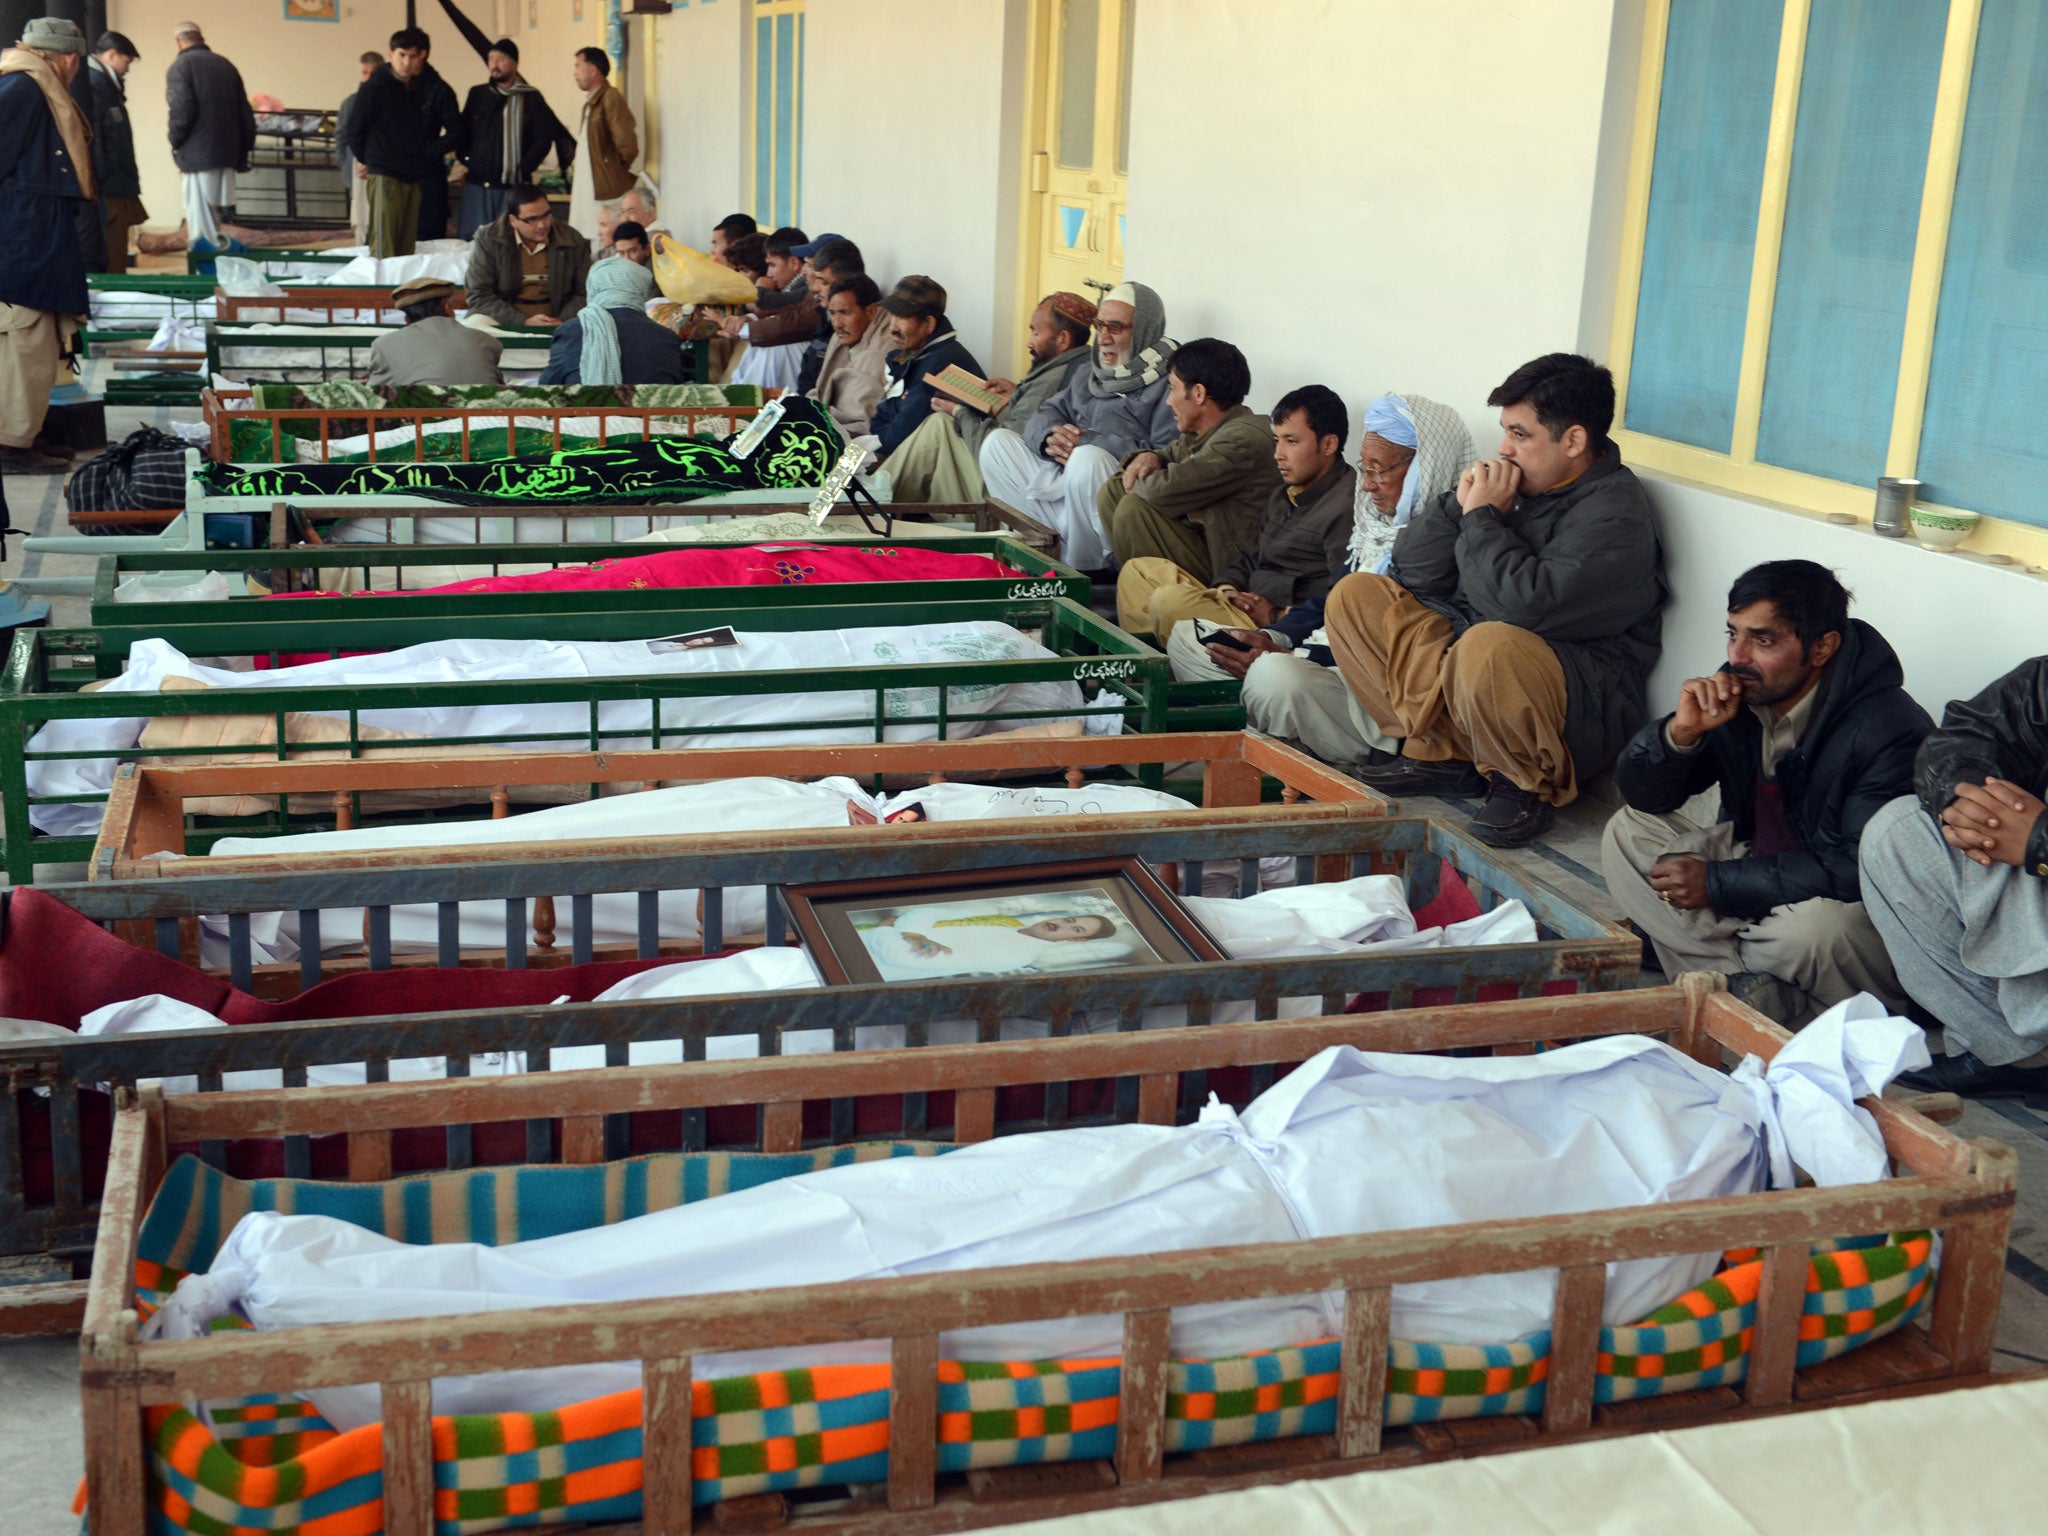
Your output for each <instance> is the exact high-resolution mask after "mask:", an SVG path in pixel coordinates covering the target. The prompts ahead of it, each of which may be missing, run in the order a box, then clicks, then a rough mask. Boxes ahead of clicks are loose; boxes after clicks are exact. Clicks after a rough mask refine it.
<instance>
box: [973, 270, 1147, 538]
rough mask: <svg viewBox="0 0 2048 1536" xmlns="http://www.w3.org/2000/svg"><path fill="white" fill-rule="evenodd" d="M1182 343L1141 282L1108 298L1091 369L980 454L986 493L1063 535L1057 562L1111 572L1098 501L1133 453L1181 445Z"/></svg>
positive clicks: (1080, 371)
mask: <svg viewBox="0 0 2048 1536" xmlns="http://www.w3.org/2000/svg"><path fill="white" fill-rule="evenodd" d="M1177 345H1178V343H1177V342H1175V341H1173V340H1171V339H1170V338H1169V337H1168V336H1167V334H1166V307H1165V306H1164V305H1163V304H1161V303H1160V301H1159V295H1158V294H1156V293H1154V292H1153V291H1152V290H1151V289H1150V288H1147V287H1146V286H1145V285H1144V284H1143V283H1120V284H1118V285H1117V286H1116V287H1114V288H1112V289H1110V291H1109V292H1108V293H1107V294H1105V295H1104V296H1103V300H1102V305H1101V308H1100V310H1099V311H1098V312H1097V315H1096V319H1095V345H1094V347H1093V349H1092V350H1091V352H1090V355H1089V366H1088V367H1086V368H1076V369H1075V370H1074V372H1073V373H1072V375H1071V376H1070V377H1069V378H1068V381H1067V385H1066V387H1065V388H1064V389H1062V390H1061V391H1060V392H1059V393H1058V394H1056V395H1054V396H1053V397H1052V399H1050V400H1048V401H1047V402H1046V403H1045V404H1044V405H1042V406H1040V407H1039V408H1038V410H1036V411H1035V412H1033V413H1032V416H1031V419H1030V420H1029V421H1027V422H1026V423H1025V424H1024V426H1023V428H1022V430H1021V431H1017V430H1012V429H1011V428H1008V427H998V428H997V429H996V430H995V431H993V432H991V433H989V435H988V440H987V441H986V442H984V443H983V444H982V445H981V477H982V479H983V480H984V481H985V482H986V483H987V485H988V493H989V495H990V496H992V497H994V498H995V499H996V500H998V501H1004V502H1008V503H1009V504H1010V505H1011V506H1014V507H1016V508H1018V509H1019V510H1020V511H1024V512H1028V513H1030V514H1031V515H1032V516H1033V517H1035V518H1037V519H1038V520H1039V521H1040V522H1042V523H1045V524H1046V525H1047V526H1049V527H1051V528H1052V529H1054V530H1055V531H1056V532H1057V533H1058V534H1059V536H1060V558H1061V559H1062V560H1064V561H1066V563H1067V564H1068V565H1071V566H1074V567H1076V568H1078V569H1080V570H1100V569H1102V568H1103V567H1104V566H1106V565H1107V564H1108V563H1109V540H1108V536H1107V535H1106V534H1105V533H1104V531H1103V527H1102V519H1101V514H1100V513H1099V512H1098V511H1097V509H1096V504H1095V503H1096V496H1097V494H1098V493H1099V492H1100V491H1101V489H1102V487H1103V486H1104V485H1105V484H1107V483H1108V481H1109V478H1110V476H1112V475H1114V474H1116V473H1117V472H1118V471H1119V469H1120V468H1121V467H1122V464H1123V461H1124V460H1125V459H1126V458H1128V457H1129V456H1130V455H1131V454H1134V453H1142V452H1144V451H1146V450H1148V449H1149V450H1154V451H1156V450H1160V449H1164V448H1167V447H1169V446H1171V444H1172V443H1173V442H1174V440H1175V439H1176V438H1178V437H1179V436H1180V428H1179V426H1178V425H1176V424H1175V422H1174V419H1173V412H1172V411H1171V410H1170V409H1169V408H1168V407H1167V404H1166V391H1167V377H1166V371H1167V364H1168V363H1170V362H1171V361H1172V360H1173V353H1174V349H1175V347H1176V346H1177Z"/></svg>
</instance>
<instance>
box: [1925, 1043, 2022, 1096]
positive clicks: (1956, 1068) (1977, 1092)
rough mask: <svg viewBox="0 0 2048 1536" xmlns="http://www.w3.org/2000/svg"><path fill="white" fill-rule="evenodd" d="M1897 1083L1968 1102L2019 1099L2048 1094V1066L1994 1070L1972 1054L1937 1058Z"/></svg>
mask: <svg viewBox="0 0 2048 1536" xmlns="http://www.w3.org/2000/svg"><path fill="white" fill-rule="evenodd" d="M1895 1081H1897V1082H1900V1083H1903V1084H1904V1085H1905V1086H1906V1087H1908V1088H1911V1089H1914V1090H1915V1091H1916V1092H1919V1093H1956V1094H1961V1095H1962V1096H1963V1097H1964V1098H1966V1099H2016V1098H2021V1097H2025V1096H2030V1095H2033V1094H2037V1093H2048V1067H1994V1066H1991V1065H1989V1064H1988V1063H1986V1062H1982V1061H1979V1060H1978V1059H1977V1058H1976V1057H1975V1056H1972V1055H1971V1054H1970V1053H1969V1052H1968V1051H1964V1052H1963V1053H1962V1054H1961V1055H1960V1056H1954V1055H1951V1056H1937V1057H1935V1058H1934V1062H1933V1064H1932V1065H1931V1066H1927V1067H1923V1068H1922V1069H1921V1070H1920V1071H1918V1072H1901V1073H1900V1074H1899V1075H1898V1077H1897V1078H1896V1079H1895Z"/></svg>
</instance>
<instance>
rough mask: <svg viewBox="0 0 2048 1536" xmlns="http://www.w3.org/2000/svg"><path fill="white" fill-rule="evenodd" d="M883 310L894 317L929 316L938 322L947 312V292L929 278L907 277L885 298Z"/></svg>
mask: <svg viewBox="0 0 2048 1536" xmlns="http://www.w3.org/2000/svg"><path fill="white" fill-rule="evenodd" d="M882 308H884V309H886V310H887V311H889V313H890V314H892V315H929V316H931V317H932V318H933V319H935V320H936V319H937V318H938V317H939V316H940V315H943V314H944V313H945V312H946V290H945V289H943V288H941V287H940V286H939V285H938V284H937V283H935V282H933V281H932V280H931V279H930V278H928V277H924V276H912V277H906V278H904V279H903V281H902V282H900V283H898V284H897V285H896V286H895V287H894V288H891V289H890V290H889V292H888V293H887V294H886V295H885V296H884V297H883V299H882Z"/></svg>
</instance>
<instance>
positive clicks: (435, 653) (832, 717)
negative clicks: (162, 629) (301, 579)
mask: <svg viewBox="0 0 2048 1536" xmlns="http://www.w3.org/2000/svg"><path fill="white" fill-rule="evenodd" d="M738 638H739V643H738V644H737V645H730V646H714V647H705V648H701V649H696V650H685V651H664V652H653V651H650V650H649V649H648V644H647V642H646V641H644V640H437V641H433V642H430V643H428V644H425V645H411V646H406V647H404V648H402V649H400V650H395V651H381V652H377V653H375V654H372V655H367V656H343V657H338V658H335V659H333V660H329V661H316V662H309V663H307V664H305V665H303V666H296V667H279V668H276V669H275V670H273V671H268V672H231V671H224V670H222V669H220V668H218V667H208V666H201V665H198V664H196V663H194V662H193V661H191V660H190V659H188V658H187V657H186V656H184V655H183V654H181V653H180V652H179V651H178V650H177V649H176V648H175V647H173V646H172V645H171V644H170V643H169V642H168V641H164V640H140V641H137V642H136V643H135V644H134V645H132V646H130V647H129V650H128V665H127V667H126V668H125V670H123V671H122V673H121V675H120V676H119V677H117V678H114V679H112V680H111V681H110V682H108V683H107V685H106V687H105V688H103V689H101V690H100V693H101V696H102V697H104V696H106V695H109V694H122V693H156V692H157V691H158V690H159V688H160V687H161V685H162V683H163V681H164V679H165V678H169V677H189V678H196V679H197V680H198V681H200V682H202V683H205V684H206V685H207V686H208V687H211V688H322V687H330V686H332V687H341V686H347V687H354V686H357V685H360V684H403V683H461V682H471V683H474V682H528V681H535V680H539V679H544V678H570V679H575V678H595V677H648V676H662V675H667V676H679V675H689V674H703V673H717V672H732V673H754V672H777V671H793V670H796V669H799V668H803V669H813V668H828V667H829V668H848V669H876V668H886V667H891V666H919V665H925V664H930V663H936V662H993V661H1043V660H1051V659H1053V657H1054V656H1055V653H1054V652H1052V651H1050V650H1047V649H1046V648H1045V647H1044V646H1042V645H1040V644H1039V643H1038V642H1037V641H1035V640H1032V639H1029V638H1028V637H1026V636H1025V635H1024V634H1023V633H1022V632H1021V631H1019V630H1016V629H1013V628H1011V627H1010V626H1009V625H1007V624H999V623H995V622H993V621H990V620H974V621H971V622H968V623H964V624H911V625H903V626H900V627H888V628H865V629H837V630H796V631H790V632H788V633H773V632H755V631H741V632H740V633H739V637H738ZM394 691H396V690H394ZM885 697H886V701H887V714H888V717H889V718H890V719H892V720H896V719H904V718H906V717H910V716H914V715H930V714H933V713H934V712H935V710H936V705H937V701H938V690H937V689H936V688H899V689H892V690H890V691H889V692H888V693H887V694H886V696H885ZM307 702H308V704H309V706H311V707H310V708H309V709H308V710H307V713H309V714H317V715H325V716H328V717H330V718H334V719H346V718H347V714H348V712H347V711H346V710H345V709H344V710H337V709H331V708H330V709H322V708H320V707H319V705H320V700H319V697H318V696H317V695H309V696H308V700H307ZM1082 705H1083V700H1082V697H1081V689H1080V685H1079V684H1077V683H1071V682H1041V683H1002V684H988V683H981V684H970V685H956V686H953V687H951V688H949V689H948V690H947V713H948V718H949V719H950V720H951V721H952V722H953V725H952V729H951V731H950V733H949V734H950V735H951V737H952V738H953V739H955V740H958V739H960V738H963V737H968V736H977V735H980V734H981V733H983V732H984V731H989V730H999V729H1001V728H1002V722H1000V721H998V722H989V721H985V720H983V719H982V718H980V717H982V716H984V715H990V714H996V713H1001V712H1005V711H1009V710H1045V711H1048V712H1049V713H1050V712H1057V711H1065V710H1074V711H1078V710H1080V709H1081V708H1082ZM652 714H653V710H652V707H651V706H650V704H649V703H648V701H647V700H646V699H628V698H616V699H610V700H607V701H605V702H604V703H602V704H600V705H599V706H598V708H597V715H598V723H599V726H600V727H601V729H602V730H603V731H605V732H607V733H612V732H616V733H618V734H611V735H607V736H606V738H605V740H604V745H605V746H606V747H607V748H610V749H612V750H615V751H625V750H628V749H630V748H636V747H647V746H650V745H652V741H651V740H650V738H649V736H648V735H647V734H645V733H646V732H647V730H648V726H649V722H650V720H651V718H652ZM874 715H875V701H874V695H873V694H872V693H847V692H833V693H755V694H733V695H729V696H727V697H723V698H720V697H716V696H712V697H706V698H687V699H667V700H664V701H663V702H662V705H661V722H662V740H661V744H662V746H664V747H668V748H673V749H678V750H679V749H681V748H684V747H759V746H806V745H816V744H820V743H838V742H847V741H872V740H874ZM590 716H591V710H590V706H589V705H588V704H584V703H573V702H572V703H559V704H478V705H469V706H464V707H459V708H448V707H435V708H392V709H366V710H363V711H362V713H361V716H360V718H361V719H362V720H363V721H364V723H366V724H369V725H377V726H384V727H387V728H389V729H391V730H396V731H409V732H412V733H413V734H415V735H423V736H502V737H508V738H516V737H520V736H525V737H527V738H529V742H530V744H529V747H528V750H536V751H540V750H547V748H548V746H549V743H545V742H543V743H537V744H534V743H531V740H530V739H531V738H534V737H538V736H542V735H547V734H553V735H555V736H556V737H557V743H556V745H557V748H558V750H565V751H575V750H581V749H582V748H584V747H587V746H588V744H589V743H588V733H589V731H590V729H591V719H590ZM806 718H808V719H815V720H824V721H831V722H834V723H833V724H830V725H821V726H813V727H808V728H806V729H803V730H786V729H779V728H777V727H778V725H779V724H780V723H782V722H787V721H791V720H801V719H806ZM1067 718H1073V717H1072V716H1069V717H1067ZM1079 718H1081V719H1082V720H1083V721H1084V722H1085V724H1086V729H1087V730H1088V731H1089V732H1090V733H1091V734H1096V733H1100V734H1107V735H1114V734H1116V733H1117V731H1118V730H1119V729H1120V720H1119V719H1118V718H1117V717H1115V716H1113V715H1110V714H1088V715H1083V716H1080V717H1079ZM144 724H145V722H144V721H142V720H140V719H118V718H117V719H97V720H77V719H73V720H52V721H50V722H49V723H48V724H47V725H45V726H43V728H42V729H41V730H39V731H37V732H36V734H35V736H34V737H33V738H32V739H31V741H30V743H29V745H30V748H31V749H32V750H34V751H37V752H75V751H104V752H107V753H109V754H110V755H109V756H106V757H101V758H90V759H75V760H71V761H61V762H38V761H31V762H30V763H29V764H28V769H27V773H28V790H29V794H30V795H31V796H43V795H78V794H94V793H98V794H105V793H106V792H107V790H108V789H109V788H111V787H112V785H113V782H114V770H115V767H116V765H117V763H118V761H119V759H120V756H121V755H123V754H132V753H133V752H134V751H135V750H136V748H137V747H138V744H139V742H140V740H141V737H142V728H143V725H144ZM704 726H731V727H740V729H737V730H731V731H727V732H724V733H723V734H693V733H692V731H691V728H692V727H704ZM747 727H753V729H747ZM884 729H885V735H886V739H887V740H889V741H930V740H931V739H932V738H933V736H934V734H935V732H934V731H933V729H932V727H931V726H929V725H888V726H885V728H884ZM579 733H580V734H581V735H582V736H583V737H584V740H583V741H581V742H579V741H578V740H577V738H578V735H579ZM628 733H637V734H628ZM181 761H191V759H181ZM101 814H102V807H100V806H97V805H37V806H33V807H31V808H30V811H29V816H30V819H31V820H32V821H33V822H34V824H35V826H36V827H37V828H38V829H39V830H41V831H44V832H50V833H56V834H60V835H69V834H75V833H82V832H90V831H92V830H94V829H95V828H96V827H98V826H99V824H100V817H101Z"/></svg>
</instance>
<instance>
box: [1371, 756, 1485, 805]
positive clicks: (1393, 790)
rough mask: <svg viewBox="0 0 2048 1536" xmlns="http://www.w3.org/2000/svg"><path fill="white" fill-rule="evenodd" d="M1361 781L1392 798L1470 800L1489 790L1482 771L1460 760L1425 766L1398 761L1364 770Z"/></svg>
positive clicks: (1413, 760)
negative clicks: (1439, 797) (1395, 796)
mask: <svg viewBox="0 0 2048 1536" xmlns="http://www.w3.org/2000/svg"><path fill="white" fill-rule="evenodd" d="M1357 777H1358V778H1359V780H1360V781H1361V782H1363V783H1366V784H1370V785H1371V786H1372V787H1373V788H1374V789H1378V790H1384V791H1385V792H1386V793H1387V794H1390V795H1454V796H1464V797H1465V798H1467V799H1469V798H1471V797H1472V796H1474V795H1477V794H1479V793H1480V791H1482V790H1484V789H1485V788H1486V780H1484V779H1483V778H1481V777H1480V776H1479V770H1478V769H1477V768H1474V767H1473V766H1472V765H1471V764H1470V763H1461V762H1459V761H1458V760H1457V759H1456V758H1450V759H1448V760H1447V761H1444V762H1440V763H1425V762H1423V761H1421V760H1420V759H1418V758H1413V757H1397V758H1395V759H1394V760H1393V761H1392V762H1390V763H1383V764H1381V765H1379V766H1377V767H1373V766H1367V767H1364V768H1360V769H1359V770H1358V773H1357Z"/></svg>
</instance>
